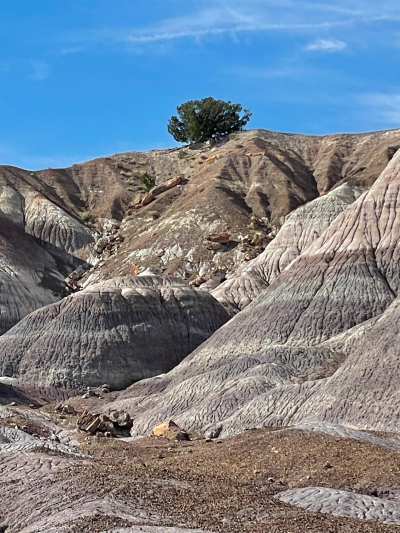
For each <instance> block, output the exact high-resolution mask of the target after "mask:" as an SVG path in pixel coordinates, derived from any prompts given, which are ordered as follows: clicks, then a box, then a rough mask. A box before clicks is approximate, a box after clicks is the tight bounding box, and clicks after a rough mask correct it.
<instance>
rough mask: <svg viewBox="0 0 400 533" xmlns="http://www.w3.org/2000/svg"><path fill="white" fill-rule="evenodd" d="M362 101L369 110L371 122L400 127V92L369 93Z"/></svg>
mask: <svg viewBox="0 0 400 533" xmlns="http://www.w3.org/2000/svg"><path fill="white" fill-rule="evenodd" d="M360 100H361V103H362V104H363V105H364V106H365V107H366V108H367V110H368V112H369V118H370V119H371V120H373V121H375V122H386V123H387V124H388V125H390V126H395V127H397V128H399V127H400V92H398V93H369V94H365V95H363V96H361V98H360Z"/></svg>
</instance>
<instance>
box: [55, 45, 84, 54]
mask: <svg viewBox="0 0 400 533" xmlns="http://www.w3.org/2000/svg"><path fill="white" fill-rule="evenodd" d="M84 51H85V47H84V46H68V47H66V48H61V50H59V51H58V55H60V56H69V55H71V54H79V53H80V52H84Z"/></svg>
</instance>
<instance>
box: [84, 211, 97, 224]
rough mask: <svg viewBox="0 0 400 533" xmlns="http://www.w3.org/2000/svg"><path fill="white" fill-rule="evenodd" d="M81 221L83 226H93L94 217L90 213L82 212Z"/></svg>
mask: <svg viewBox="0 0 400 533" xmlns="http://www.w3.org/2000/svg"><path fill="white" fill-rule="evenodd" d="M82 220H83V222H84V223H85V224H88V225H93V224H94V223H95V222H96V217H95V215H93V213H91V212H90V211H84V212H83V213H82Z"/></svg>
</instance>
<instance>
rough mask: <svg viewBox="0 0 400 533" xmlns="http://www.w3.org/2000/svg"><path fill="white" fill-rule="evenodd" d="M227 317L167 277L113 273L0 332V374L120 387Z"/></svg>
mask: <svg viewBox="0 0 400 533" xmlns="http://www.w3.org/2000/svg"><path fill="white" fill-rule="evenodd" d="M227 319H228V315H227V313H226V311H225V310H224V309H223V307H222V306H221V305H220V304H219V303H218V302H217V301H216V300H215V299H214V298H213V297H212V296H211V295H210V294H208V293H206V292H199V291H196V290H194V289H190V288H188V287H187V286H185V285H184V284H183V283H181V282H180V281H178V280H175V279H172V278H157V277H147V276H146V277H145V276H143V277H142V276H140V277H137V278H116V279H114V280H110V281H107V282H102V283H99V284H96V285H93V286H91V287H89V288H87V289H86V290H84V291H82V292H80V293H76V294H74V295H72V296H69V297H67V298H65V299H64V300H62V301H61V302H58V303H55V304H52V305H49V306H47V307H44V308H42V309H39V310H37V311H35V312H33V313H31V314H30V315H29V316H27V317H26V318H24V319H23V320H21V321H20V322H19V323H18V324H17V325H16V326H15V327H14V328H12V329H11V330H10V331H8V332H7V333H6V334H5V335H3V336H2V337H0V354H1V355H0V369H1V374H2V375H4V376H12V377H18V378H19V379H20V381H21V382H24V383H27V384H31V385H35V386H38V387H44V388H46V387H60V388H64V389H79V388H82V387H86V386H101V385H102V384H103V383H107V384H108V385H109V386H110V387H112V388H114V389H122V388H125V387H127V386H128V385H130V384H132V383H133V382H134V381H137V380H140V379H144V378H148V377H150V376H154V375H157V374H161V373H164V372H167V371H168V370H170V369H171V368H173V367H174V366H175V365H177V364H178V363H179V362H180V361H181V360H182V359H183V358H184V357H185V356H186V355H188V354H189V353H190V352H191V351H193V350H194V349H195V348H196V347H197V346H199V344H201V343H202V342H203V341H204V340H205V339H207V338H208V337H209V336H210V335H211V334H212V333H213V332H214V331H215V330H216V329H218V328H219V327H221V326H222V325H223V324H224V323H225V322H226V321H227Z"/></svg>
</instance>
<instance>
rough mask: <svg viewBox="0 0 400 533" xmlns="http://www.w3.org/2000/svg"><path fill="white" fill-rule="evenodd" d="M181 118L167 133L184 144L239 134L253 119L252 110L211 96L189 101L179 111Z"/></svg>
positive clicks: (175, 121) (174, 121)
mask: <svg viewBox="0 0 400 533" xmlns="http://www.w3.org/2000/svg"><path fill="white" fill-rule="evenodd" d="M177 111H178V115H179V118H178V117H177V116H172V117H171V118H170V119H169V121H168V132H169V133H170V134H171V135H172V137H173V138H174V139H175V140H176V141H178V142H181V143H186V142H204V141H207V140H208V139H213V138H215V137H219V136H220V135H226V134H229V133H233V132H235V131H240V130H242V129H243V128H244V126H245V125H246V124H247V123H248V121H249V120H250V117H251V113H250V110H249V109H244V110H243V113H244V114H243V116H242V117H240V112H241V111H242V106H241V105H240V104H232V103H231V102H230V101H228V102H225V101H224V100H215V99H214V98H212V97H211V96H209V97H208V98H203V99H202V100H189V101H188V102H185V103H184V104H182V105H180V106H178V107H177Z"/></svg>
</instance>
